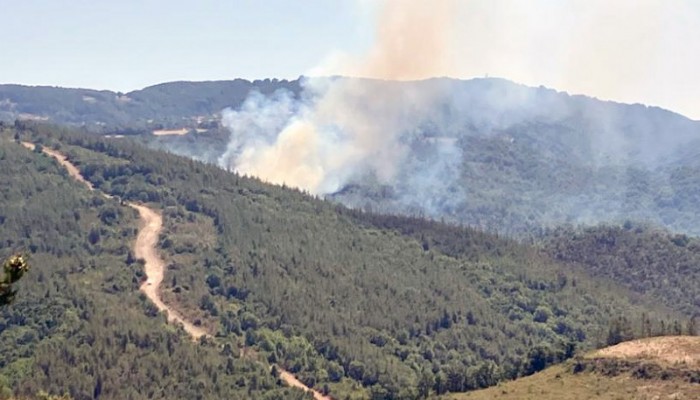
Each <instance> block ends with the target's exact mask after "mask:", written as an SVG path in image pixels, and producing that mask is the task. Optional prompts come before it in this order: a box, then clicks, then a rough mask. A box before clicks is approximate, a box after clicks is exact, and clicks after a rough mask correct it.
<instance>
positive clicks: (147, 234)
mask: <svg viewBox="0 0 700 400" xmlns="http://www.w3.org/2000/svg"><path fill="white" fill-rule="evenodd" d="M22 145H23V146H24V147H26V148H28V149H30V150H34V148H35V147H36V145H35V144H33V143H29V142H22ZM42 151H43V152H44V153H45V154H47V155H49V156H51V157H53V158H55V159H56V160H57V161H58V162H59V163H60V164H61V165H62V166H63V167H64V168H65V169H66V170H67V171H68V173H69V174H70V176H71V177H73V178H74V179H75V180H77V181H79V182H81V183H83V184H84V185H86V186H87V187H88V188H89V189H90V190H95V188H94V187H93V186H92V183H90V182H89V181H88V180H86V179H85V177H83V175H82V174H81V173H80V170H79V169H78V168H77V167H76V166H75V165H74V164H73V163H71V162H70V161H68V158H67V157H66V156H65V155H63V154H62V153H59V152H57V151H55V150H52V149H47V148H46V147H43V148H42ZM102 195H103V196H105V197H108V198H112V196H110V195H108V194H106V193H102ZM126 204H127V205H128V206H129V207H131V208H134V209H136V210H137V211H138V212H139V217H140V218H141V228H140V229H139V233H138V235H137V236H136V242H135V243H134V254H135V256H136V258H142V259H143V260H144V261H145V266H144V268H145V272H146V280H145V281H144V282H143V283H142V284H141V286H140V287H139V289H140V290H141V291H142V292H143V293H144V294H145V295H146V297H148V298H149V300H151V301H152V302H153V304H155V305H156V307H157V308H158V310H159V311H165V312H166V314H167V316H168V322H170V323H177V324H181V325H182V327H183V328H184V329H185V332H187V333H188V334H189V335H190V336H191V337H192V339H193V340H197V339H199V338H201V337H202V336H208V333H207V332H206V330H204V329H203V328H201V327H198V326H195V325H194V324H192V323H191V322H189V321H187V320H186V319H185V318H184V317H183V316H182V314H180V313H179V312H177V311H176V310H175V309H173V308H172V307H170V306H168V305H167V304H165V303H164V302H163V299H161V297H160V292H159V289H160V284H161V282H163V276H164V274H165V261H163V259H162V258H160V256H159V255H158V249H157V247H156V245H157V244H158V236H159V235H160V231H161V230H162V228H163V218H162V217H161V215H160V214H159V213H158V212H157V211H155V210H153V209H152V208H149V207H146V206H144V205H141V204H136V203H126ZM279 377H280V379H282V381H284V382H285V383H286V384H287V385H288V386H291V387H295V388H299V389H302V390H306V391H307V392H311V393H312V394H313V395H314V399H315V400H332V399H331V397H329V396H324V395H323V394H321V392H319V391H317V390H314V389H312V388H310V387H308V386H306V385H304V384H303V383H302V382H301V381H299V380H298V379H297V378H296V377H295V376H294V375H292V374H291V373H290V372H288V371H285V370H283V369H279Z"/></svg>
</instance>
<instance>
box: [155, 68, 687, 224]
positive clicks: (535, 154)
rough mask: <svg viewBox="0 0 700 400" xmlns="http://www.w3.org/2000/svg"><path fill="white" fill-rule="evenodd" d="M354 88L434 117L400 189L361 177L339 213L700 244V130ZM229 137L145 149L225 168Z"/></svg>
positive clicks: (663, 121)
mask: <svg viewBox="0 0 700 400" xmlns="http://www.w3.org/2000/svg"><path fill="white" fill-rule="evenodd" d="M358 85H364V87H363V89H362V90H364V91H365V92H367V93H378V94H379V93H387V92H389V91H393V92H394V93H396V95H395V96H392V98H391V100H392V101H393V102H395V104H394V105H393V107H396V108H399V109H405V110H411V107H415V104H416V99H421V98H425V97H431V98H432V99H433V100H431V101H429V102H424V103H425V104H423V106H424V107H429V109H428V110H422V111H421V113H422V114H424V115H427V117H425V118H423V119H421V120H420V121H418V122H416V123H415V124H412V125H410V126H409V127H408V128H406V129H404V131H403V132H401V135H402V138H401V141H402V143H401V144H402V146H404V147H405V149H408V151H406V155H405V157H404V158H403V159H402V160H401V162H400V163H398V166H397V170H398V171H397V173H396V174H395V176H394V177H393V179H391V180H389V181H381V180H379V179H377V178H376V171H372V170H371V169H365V170H360V171H355V172H354V173H353V174H352V175H351V176H350V177H349V178H348V179H347V181H346V182H345V183H344V185H343V186H342V187H341V188H340V190H338V191H337V192H336V193H331V194H329V195H328V197H329V198H331V199H333V200H335V201H338V202H341V203H343V204H346V205H349V206H351V207H354V208H361V209H365V210H371V211H374V212H380V213H400V214H407V215H414V216H426V217H431V218H435V219H444V220H446V221H452V222H457V223H465V224H469V225H472V226H478V227H481V228H484V229H488V230H492V231H498V232H502V233H507V234H512V235H517V236H529V235H533V234H534V235H541V234H542V233H543V232H544V228H546V227H555V226H558V225H559V224H562V223H572V224H578V223H585V224H595V223H599V222H608V221H612V222H619V223H623V222H624V221H626V220H641V221H646V222H650V223H653V224H656V225H662V226H666V227H668V228H671V229H673V230H676V231H679V232H684V233H692V234H700V220H699V219H698V215H700V161H698V160H700V150H697V149H700V122H698V121H692V120H690V119H688V118H685V117H683V116H682V115H679V114H676V113H673V112H671V111H667V110H663V109H660V108H656V107H648V106H644V105H640V104H633V105H630V104H620V103H615V102H609V101H601V100H597V99H594V98H590V97H586V96H572V95H569V94H567V93H562V92H557V91H555V90H551V89H546V88H543V87H539V88H533V87H527V86H524V85H519V84H515V83H513V82H509V81H506V80H503V79H493V78H492V79H473V80H468V81H461V80H454V79H431V80H426V81H419V82H383V81H369V80H364V81H358ZM295 93H296V94H297V95H299V93H297V92H295ZM302 96H303V93H302ZM360 100H362V99H360ZM365 100H366V99H365ZM307 101H308V100H307ZM351 106H352V107H350V108H349V109H351V110H352V109H361V108H367V107H373V106H374V107H378V109H379V111H378V112H377V118H381V117H382V114H381V112H380V111H381V104H378V105H377V104H373V103H372V102H367V101H364V102H361V101H358V103H357V104H355V105H352V104H351ZM228 135H229V133H228V132H227V131H226V130H225V129H224V130H218V131H216V132H213V134H211V135H189V136H185V137H158V138H153V137H144V140H145V141H146V142H148V143H149V144H150V145H151V146H153V147H157V148H165V149H168V150H169V151H173V152H175V153H178V154H183V155H187V156H189V157H193V158H196V159H199V160H204V161H208V162H212V163H219V162H220V161H219V159H220V157H221V155H222V154H223V153H224V151H225V150H226V148H227V142H228V141H229V138H228ZM222 166H225V167H228V165H222Z"/></svg>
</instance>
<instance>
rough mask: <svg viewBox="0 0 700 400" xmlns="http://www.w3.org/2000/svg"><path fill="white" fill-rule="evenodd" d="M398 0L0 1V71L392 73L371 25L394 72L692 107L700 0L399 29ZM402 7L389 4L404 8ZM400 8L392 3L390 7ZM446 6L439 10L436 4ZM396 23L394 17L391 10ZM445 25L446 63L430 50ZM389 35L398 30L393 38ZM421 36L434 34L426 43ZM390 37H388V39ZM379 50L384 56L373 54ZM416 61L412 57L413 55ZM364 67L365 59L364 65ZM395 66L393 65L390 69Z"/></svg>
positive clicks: (551, 6) (462, 19) (81, 82)
mask: <svg viewBox="0 0 700 400" xmlns="http://www.w3.org/2000/svg"><path fill="white" fill-rule="evenodd" d="M403 4H404V3H400V2H399V1H398V0H386V1H371V0H339V1H335V2H325V1H320V0H310V1H307V2H305V3H304V5H303V6H299V5H296V4H290V3H289V2H285V1H283V0H271V1H266V2H258V1H251V0H239V1H233V2H224V1H216V0H208V1H203V2H199V3H197V5H192V4H190V3H188V2H184V1H179V0H178V1H168V2H166V1H152V2H138V1H133V0H132V1H125V2H119V3H106V2H105V3H93V2H87V1H78V2H74V1H46V0H43V1H42V0H34V1H22V2H20V1H14V0H9V1H7V0H6V1H3V2H2V6H3V9H4V12H5V14H6V15H12V16H13V18H8V20H7V21H6V29H5V33H4V35H5V38H4V40H3V42H2V44H0V51H2V53H3V55H4V58H5V60H6V61H5V62H4V63H2V64H1V65H0V82H1V83H8V84H23V85H30V86H58V87H75V88H89V89H96V90H103V89H108V90H113V91H118V92H129V91H132V90H138V89H142V88H144V87H148V86H152V85H155V84H159V83H164V82H172V81H211V80H231V79H236V78H242V79H247V80H255V79H267V78H269V79H273V78H277V79H296V78H297V77H299V76H302V75H303V76H317V75H360V76H367V77H378V78H387V77H388V78H397V77H396V76H392V74H391V73H388V74H387V71H385V70H383V69H382V66H381V65H379V64H378V65H373V66H365V67H366V68H365V69H364V70H363V69H362V68H360V69H359V70H358V69H357V65H356V64H357V60H364V59H366V58H367V57H369V58H370V59H371V58H372V57H373V56H374V58H375V61H376V58H377V57H376V56H377V55H376V54H371V52H372V51H373V50H372V49H373V48H374V47H373V46H374V44H375V40H376V39H377V37H384V38H387V43H385V44H387V45H389V47H385V48H387V49H389V50H390V52H391V51H394V53H391V54H386V56H387V58H388V57H389V56H391V57H394V58H396V57H395V56H396V55H401V54H404V53H405V54H407V57H405V59H404V60H402V63H403V64H404V65H409V66H416V67H417V69H416V70H414V71H410V70H407V71H404V72H405V73H406V74H407V75H404V76H403V78H428V77H442V76H445V77H451V78H455V79H471V78H479V77H484V76H494V77H500V78H503V79H507V80H511V81H514V82H518V83H521V84H525V85H528V86H540V85H542V86H545V87H549V88H552V89H555V90H558V91H564V92H567V93H571V94H582V95H587V96H591V97H596V98H599V99H602V100H611V101H616V102H622V103H641V104H645V105H649V106H657V107H661V108H665V109H669V110H671V111H674V112H677V113H680V114H682V115H685V116H687V117H689V118H691V119H695V120H698V119H700V109H698V108H697V106H696V105H697V104H700V77H697V76H696V74H695V73H694V72H695V71H697V70H700V55H698V54H697V52H695V51H694V49H693V44H694V43H697V41H698V40H699V39H700V4H698V3H694V2H692V1H690V0H672V1H658V0H643V1H632V0H621V1H617V2H615V3H613V4H610V3H609V2H605V1H600V0H593V1H578V0H575V1H570V2H567V3H566V4H562V3H560V2H555V1H551V0H535V1H531V2H527V3H524V2H515V1H511V0H496V1H489V2H480V1H474V2H468V3H467V2H459V1H449V0H442V1H439V2H437V3H434V4H431V5H429V6H428V5H427V3H426V5H425V6H423V5H422V4H421V3H420V2H419V3H417V4H418V6H417V7H421V10H420V11H421V13H422V14H421V15H423V17H422V18H423V19H425V20H428V19H430V18H432V17H433V16H434V15H436V14H437V13H438V11H436V10H437V9H440V8H449V12H447V13H443V14H444V15H445V17H444V18H443V20H441V21H440V23H439V24H436V25H433V28H431V29H425V26H426V25H425V23H423V22H422V20H420V21H419V22H418V28H424V29H413V30H410V31H408V32H407V31H401V32H399V31H395V30H393V28H392V15H383V14H382V13H384V12H385V9H386V8H389V9H391V7H384V5H402V7H403ZM402 7H397V9H401V8H402ZM393 18H394V20H400V19H401V16H400V15H398V16H393ZM441 18H442V17H441ZM393 22H397V21H393ZM434 27H440V29H441V30H443V31H444V32H440V35H441V42H440V46H439V47H440V48H441V49H440V51H441V52H442V53H441V55H440V57H439V58H440V60H441V64H440V65H431V67H430V68H427V69H426V68H424V69H421V68H420V65H419V64H420V63H421V62H424V60H426V59H429V58H431V57H432V55H431V54H430V52H432V51H434V47H435V46H434V43H436V42H435V41H434V40H432V38H426V36H431V35H434V32H433V29H434ZM392 42H393V43H392ZM426 43H431V45H430V46H427V45H426ZM392 46H394V48H393V50H392ZM379 62H380V63H381V61H379ZM414 64H415V65H414ZM367 68H369V69H367ZM398 78H400V79H401V78H402V77H400V76H399V77H398Z"/></svg>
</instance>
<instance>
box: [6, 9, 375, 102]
mask: <svg viewBox="0 0 700 400" xmlns="http://www.w3.org/2000/svg"><path fill="white" fill-rule="evenodd" d="M361 14H362V10H360V9H359V8H358V7H357V6H356V4H355V1H354V0H340V1H335V0H332V1H329V0H299V1H289V0H272V1H270V0H265V1H260V0H257V1H256V0H236V1H212V0H199V1H182V0H170V1H162V0H140V1H139V0H118V1H117V0H115V1H106V0H92V1H84V0H76V1H67V0H43V1H41V0H22V1H14V0H0V15H2V16H3V17H2V22H1V23H0V35H1V36H0V38H1V39H0V57H2V62H0V81H1V82H3V83H10V82H12V83H23V84H33V85H35V84H48V85H57V86H71V87H76V86H78V87H90V88H105V89H115V90H122V91H127V90H131V89H136V88H142V87H144V86H146V85H150V84H155V83H160V82H164V81H170V80H212V79H231V78H236V77H242V78H249V79H251V78H267V77H278V78H296V77H298V76H299V75H301V74H303V73H304V72H305V71H307V70H309V69H311V68H312V67H314V66H315V65H316V64H317V63H318V62H319V58H320V57H322V56H323V55H324V54H326V53H327V52H328V51H329V49H331V48H333V47H336V46H337V47H342V48H344V49H351V50H352V49H359V48H361V47H362V46H365V45H366V42H367V41H368V40H369V38H370V36H371V35H370V34H371V27H368V26H365V25H366V24H367V23H368V22H369V21H368V20H367V19H364V20H363V18H362V15H361Z"/></svg>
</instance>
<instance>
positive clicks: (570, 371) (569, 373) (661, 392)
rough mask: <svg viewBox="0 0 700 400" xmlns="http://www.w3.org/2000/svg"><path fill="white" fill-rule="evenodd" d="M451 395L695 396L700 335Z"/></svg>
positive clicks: (599, 354)
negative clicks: (480, 389) (492, 386)
mask: <svg viewBox="0 0 700 400" xmlns="http://www.w3.org/2000/svg"><path fill="white" fill-rule="evenodd" d="M448 398H451V399H455V400H456V399H465V400H466V399H474V400H478V399H504V400H507V399H518V400H527V399H541V400H549V399H552V400H554V399H556V400H568V399H601V400H607V399H610V400H612V399H629V400H642V399H654V398H655V399H696V398H700V337H688V336H680V337H655V338H648V339H644V340H637V341H632V342H625V343H621V344H618V345H616V346H612V347H608V348H605V349H602V350H599V351H596V352H592V353H589V354H587V355H586V356H584V357H582V358H580V359H577V360H574V361H570V362H567V363H565V364H563V365H561V366H556V367H552V368H549V369H547V370H545V371H542V372H540V373H538V374H535V375H533V376H530V377H527V378H521V379H518V380H516V381H513V382H508V383H504V384H501V385H499V386H498V387H494V388H490V389H486V390H482V391H476V392H472V393H468V394H461V395H454V396H450V397H448Z"/></svg>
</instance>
